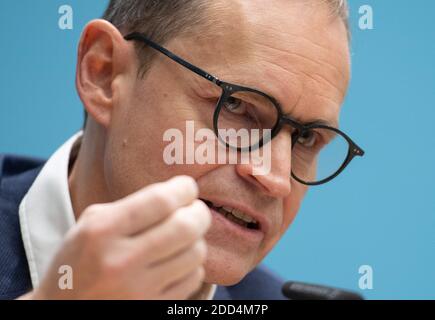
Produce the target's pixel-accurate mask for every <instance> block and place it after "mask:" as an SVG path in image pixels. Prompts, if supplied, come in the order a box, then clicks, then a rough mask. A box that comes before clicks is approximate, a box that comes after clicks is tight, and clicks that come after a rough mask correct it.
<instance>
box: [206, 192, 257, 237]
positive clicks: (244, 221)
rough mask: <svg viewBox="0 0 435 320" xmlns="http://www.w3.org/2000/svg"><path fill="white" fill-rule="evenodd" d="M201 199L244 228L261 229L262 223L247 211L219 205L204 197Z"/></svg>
mask: <svg viewBox="0 0 435 320" xmlns="http://www.w3.org/2000/svg"><path fill="white" fill-rule="evenodd" d="M201 200H202V201H204V203H205V204H206V205H207V206H208V207H209V208H211V209H213V210H215V211H216V212H218V213H220V214H221V215H223V216H224V217H225V218H227V219H228V220H230V221H231V222H233V223H235V224H238V225H240V226H242V227H244V228H247V229H251V230H259V229H260V224H259V223H258V222H257V221H256V220H255V219H253V218H252V217H250V216H249V215H247V214H246V213H244V212H242V211H240V210H238V209H235V208H231V207H228V206H219V205H217V204H214V203H213V202H211V201H208V200H204V199H201Z"/></svg>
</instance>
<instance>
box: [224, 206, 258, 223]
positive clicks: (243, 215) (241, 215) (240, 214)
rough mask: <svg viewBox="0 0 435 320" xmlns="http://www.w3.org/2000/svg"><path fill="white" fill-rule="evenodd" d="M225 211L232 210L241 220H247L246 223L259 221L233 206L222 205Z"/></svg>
mask: <svg viewBox="0 0 435 320" xmlns="http://www.w3.org/2000/svg"><path fill="white" fill-rule="evenodd" d="M222 209H224V210H225V211H228V212H231V214H232V215H233V216H235V217H236V218H239V219H240V220H243V221H245V222H246V223H257V221H255V220H254V219H252V218H251V217H250V216H248V215H246V214H244V213H243V212H242V211H240V210H237V209H234V208H231V207H222Z"/></svg>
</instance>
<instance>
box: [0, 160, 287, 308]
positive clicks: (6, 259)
mask: <svg viewBox="0 0 435 320" xmlns="http://www.w3.org/2000/svg"><path fill="white" fill-rule="evenodd" d="M43 165H44V161H43V160H40V159H33V158H23V157H17V156H6V155H0V299H15V298H17V297H19V296H21V295H23V294H25V293H26V292H28V291H29V290H31V289H32V283H31V280H30V274H29V267H28V264H27V258H26V254H25V251H24V245H23V242H22V239H21V231H20V223H19V215H18V207H19V205H20V202H21V200H22V199H23V197H24V196H25V194H26V193H27V191H28V190H29V189H30V187H31V185H32V183H33V181H34V180H35V179H36V177H37V175H38V173H39V172H40V170H41V169H42V167H43ZM282 284H283V281H282V280H280V279H279V278H278V277H276V276H275V275H273V274H272V273H271V272H270V271H269V270H267V269H266V268H265V267H263V266H258V267H257V268H255V269H254V270H253V271H252V272H251V273H249V274H248V275H247V276H246V277H245V278H244V279H243V280H242V281H241V282H239V283H238V284H237V285H235V286H230V287H223V286H218V288H217V291H216V294H215V299H219V300H239V299H279V300H281V299H284V296H283V295H282V293H281V287H282Z"/></svg>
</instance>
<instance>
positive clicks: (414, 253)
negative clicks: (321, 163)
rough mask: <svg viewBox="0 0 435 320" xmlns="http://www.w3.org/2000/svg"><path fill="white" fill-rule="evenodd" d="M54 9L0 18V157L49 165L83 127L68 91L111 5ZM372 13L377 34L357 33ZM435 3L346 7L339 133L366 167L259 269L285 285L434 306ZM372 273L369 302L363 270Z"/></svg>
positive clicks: (30, 5)
mask: <svg viewBox="0 0 435 320" xmlns="http://www.w3.org/2000/svg"><path fill="white" fill-rule="evenodd" d="M63 4H65V2H64V1H56V0H44V1H37V2H36V1H33V0H20V1H8V2H5V3H3V4H2V9H1V11H0V34H1V39H2V40H1V41H2V46H1V50H0V64H1V71H0V88H1V89H0V90H1V91H0V152H2V153H19V154H26V155H33V156H41V157H48V156H49V155H50V154H51V153H53V152H54V151H55V150H56V148H57V147H58V146H59V145H61V144H62V142H64V141H65V140H66V139H67V138H68V137H69V136H70V135H72V134H73V133H74V132H76V131H77V130H78V129H79V128H80V127H81V124H82V117H83V115H82V107H81V103H80V100H79V99H78V97H77V94H76V92H75V87H74V76H75V63H76V51H77V49H76V48H77V44H78V39H79V37H80V33H81V30H82V28H83V26H84V25H85V24H86V22H87V21H89V20H90V19H92V18H96V17H99V16H100V15H101V14H102V12H103V10H104V8H105V5H106V1H96V0H94V1H85V0H69V1H68V2H67V4H69V5H71V6H72V7H73V9H74V29H73V30H72V31H71V30H67V31H63V30H60V29H59V28H58V19H59V16H60V15H59V14H58V8H59V7H60V6H61V5H63ZM363 4H370V5H371V6H372V7H373V10H374V30H368V31H362V30H360V29H359V28H358V18H359V14H358V8H359V7H360V5H363ZM434 14H435V2H434V1H426V0H418V1H411V0H406V1H405V0H382V1H379V0H370V1H359V0H351V18H352V19H351V25H352V30H353V44H352V55H353V70H352V72H353V79H352V83H351V88H350V91H349V95H348V98H347V100H346V103H345V107H344V110H343V115H342V119H343V120H342V128H343V129H344V131H346V132H349V133H350V134H351V136H352V137H353V138H355V140H356V141H358V142H359V144H360V145H361V146H362V147H363V148H364V149H365V150H366V152H367V153H366V156H365V158H364V159H363V160H362V159H358V160H357V161H355V162H354V163H352V164H351V168H350V170H347V171H346V172H345V174H343V175H342V176H340V177H339V178H337V179H336V180H335V181H334V182H331V183H330V184H327V185H325V186H322V187H317V188H314V189H312V190H311V191H310V192H309V194H308V196H307V199H306V200H305V202H304V205H303V207H302V210H301V211H300V213H299V216H298V217H297V219H296V221H295V222H294V224H293V225H292V227H291V228H290V231H289V232H287V234H286V235H285V236H284V238H283V239H282V241H281V242H280V243H279V244H278V246H277V247H276V248H275V249H274V251H273V252H272V253H271V254H270V255H269V256H268V258H267V259H266V262H267V264H268V265H269V266H270V267H271V268H272V269H274V270H275V271H277V272H278V273H279V274H280V275H281V276H283V277H284V278H286V279H295V280H301V281H307V282H314V283H322V284H327V285H334V286H338V287H343V288H349V289H352V290H355V291H358V292H361V293H362V294H364V295H365V296H366V297H367V298H371V299H396V298H397V299H435V197H434V196H435V194H434V193H435V192H434V191H435V189H434V187H433V184H434V182H435V170H434V165H435V144H434V137H435V125H434V123H435V63H434V59H435V41H434V40H435V19H434V18H433V16H434ZM366 264H367V265H370V266H372V268H373V271H374V274H373V284H374V288H373V290H364V291H362V290H360V289H359V288H358V280H359V277H360V275H359V274H358V268H359V266H361V265H366Z"/></svg>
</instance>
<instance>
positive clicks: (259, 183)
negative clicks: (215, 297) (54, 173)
mask: <svg viewBox="0 0 435 320" xmlns="http://www.w3.org/2000/svg"><path fill="white" fill-rule="evenodd" d="M225 3H226V1H222V4H223V5H222V6H220V7H219V8H216V9H213V10H216V15H218V16H219V17H221V19H220V22H219V23H218V24H216V25H215V26H213V27H211V28H210V30H207V31H204V33H202V32H201V31H199V32H198V34H201V33H202V34H201V35H198V36H189V37H187V36H186V37H178V38H176V39H173V40H172V41H170V42H169V43H167V44H165V46H166V47H167V48H169V49H170V50H171V51H173V52H174V53H176V54H178V55H179V56H181V57H183V58H184V59H186V60H188V61H190V62H192V63H193V64H195V65H197V66H199V67H201V68H203V69H205V70H207V71H209V72H211V73H212V74H214V75H216V76H218V77H219V78H220V79H222V80H224V81H227V82H231V83H236V84H240V85H243V86H248V87H252V88H256V89H258V90H261V91H263V92H265V93H267V94H269V95H271V96H273V97H275V98H276V99H277V100H278V101H279V102H280V103H281V106H282V109H283V111H284V113H285V114H289V115H291V117H293V118H294V119H297V120H299V121H300V122H310V121H311V120H313V119H325V120H327V121H329V122H332V123H334V122H338V117H339V111H340V105H341V104H342V101H343V98H344V95H345V92H346V89H347V85H348V80H349V64H350V62H349V54H348V42H347V33H346V29H345V26H344V24H343V23H342V22H341V21H340V20H338V19H335V20H334V19H332V18H331V15H330V12H329V9H328V8H327V7H326V5H319V4H316V3H318V2H317V1H313V2H306V1H290V0H271V1H262V0H239V1H237V2H236V1H231V5H230V6H228V8H227V7H226V6H225ZM236 3H237V5H236ZM131 63H132V64H134V63H136V64H138V61H131ZM113 85H114V87H115V90H114V101H115V107H114V108H113V115H112V120H111V124H110V127H109V129H108V131H107V134H108V136H107V144H106V150H105V166H104V168H105V175H106V180H107V181H108V185H109V192H110V195H111V196H112V197H113V199H118V198H120V197H123V196H125V195H127V194H129V193H131V192H134V191H136V190H138V189H140V188H141V187H143V186H144V185H148V184H151V183H155V182H158V181H163V180H166V179H168V178H170V177H172V176H176V175H185V174H187V175H190V176H192V177H194V178H195V179H196V180H197V182H198V185H199V188H200V198H201V199H204V200H208V201H211V202H213V203H214V204H215V205H217V206H222V205H223V206H226V207H232V208H236V209H239V210H240V211H242V212H244V213H245V214H247V215H249V216H254V217H255V218H256V220H257V221H259V222H260V225H259V229H258V230H251V229H248V228H245V227H242V226H239V225H237V224H235V223H234V222H231V221H230V220H229V219H228V218H226V217H224V216H223V215H222V214H220V213H217V212H215V211H213V222H212V226H211V228H210V230H209V232H208V233H207V235H206V240H207V243H208V258H207V262H206V265H205V268H206V282H210V283H218V284H221V285H231V284H234V283H237V282H238V281H240V280H241V278H243V277H244V276H245V275H246V274H247V273H248V272H249V271H251V270H252V269H253V268H254V267H255V266H256V265H257V264H258V263H259V262H260V261H261V260H262V259H263V258H264V256H265V255H266V254H267V253H268V252H269V251H270V250H271V249H272V247H273V246H274V245H275V244H276V242H277V241H278V240H279V239H280V238H281V236H282V235H283V233H284V232H285V231H286V230H287V228H288V226H289V225H290V223H291V222H292V221H293V219H294V218H295V216H296V213H297V211H298V209H299V207H300V204H301V201H302V198H303V197H304V195H305V193H306V191H307V187H306V186H304V185H302V184H300V183H298V182H296V181H293V180H292V179H290V174H291V160H290V159H291V135H290V129H289V128H288V129H284V130H282V131H281V132H280V133H279V135H278V136H277V137H275V138H274V140H273V141H272V142H271V148H272V149H271V150H272V161H271V171H270V173H269V174H266V175H262V176H256V175H253V167H252V166H251V165H249V164H245V165H242V164H239V165H232V164H231V165H230V164H224V165H222V164H216V165H211V164H207V165H198V164H194V165H171V166H169V165H166V164H165V162H164V161H163V151H164V149H165V147H166V146H167V144H168V142H164V140H163V135H164V132H165V131H166V130H168V129H171V128H176V129H179V130H181V131H182V132H185V127H186V121H187V120H193V121H194V123H195V129H196V130H197V129H200V128H205V127H209V126H210V123H211V119H212V116H213V112H214V108H215V105H216V101H217V99H218V98H219V95H220V89H219V88H218V87H217V86H215V85H214V84H213V83H211V82H208V81H207V80H205V79H203V78H200V77H198V76H196V75H195V74H193V73H192V72H190V71H188V70H187V69H185V68H183V67H181V66H180V65H178V64H176V63H174V62H173V61H172V60H169V59H168V58H166V57H164V56H163V55H157V56H156V59H155V61H154V63H153V64H152V66H151V68H150V70H149V71H148V72H147V73H146V76H145V77H144V78H143V79H141V78H138V77H137V74H136V72H131V74H127V75H124V76H123V77H120V78H119V79H117V80H116V81H115V82H114V84H113Z"/></svg>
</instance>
